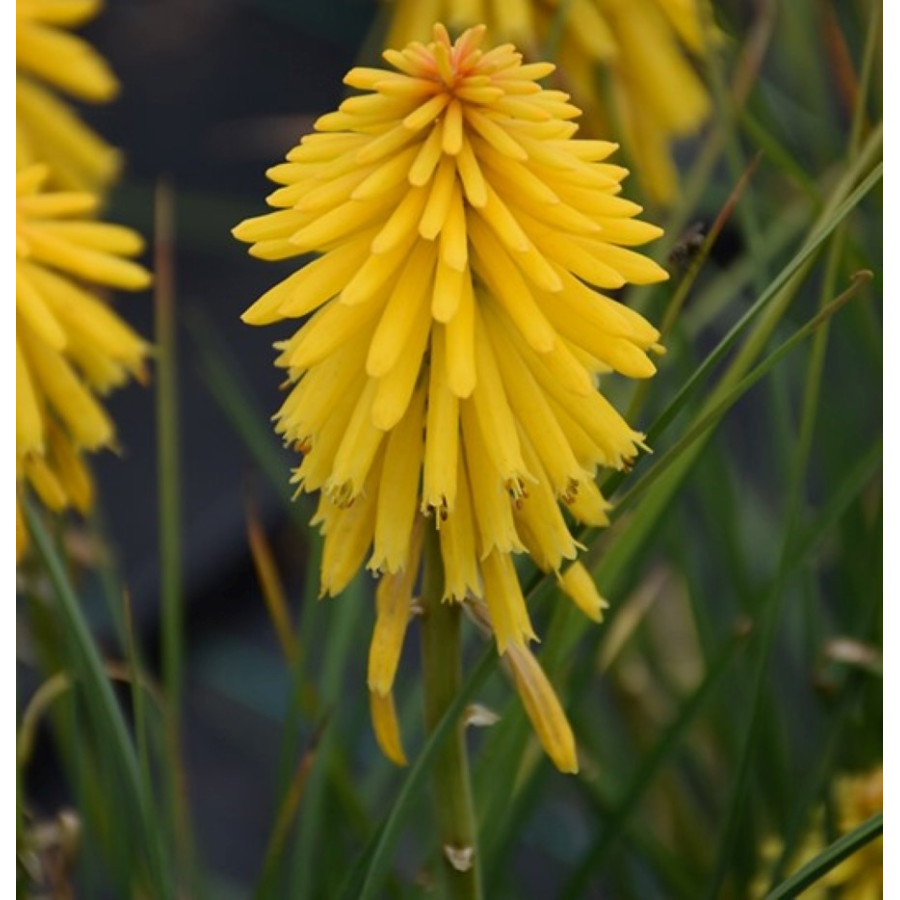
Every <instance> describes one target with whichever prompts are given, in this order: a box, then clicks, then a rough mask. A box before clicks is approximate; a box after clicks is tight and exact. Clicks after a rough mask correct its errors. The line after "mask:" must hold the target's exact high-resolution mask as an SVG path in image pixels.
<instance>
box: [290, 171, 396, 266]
mask: <svg viewBox="0 0 900 900" xmlns="http://www.w3.org/2000/svg"><path fill="white" fill-rule="evenodd" d="M403 192H404V188H403V187H402V186H401V187H400V188H396V189H394V190H393V191H389V192H388V193H386V194H382V195H381V196H379V197H375V198H373V199H371V200H365V201H363V200H348V201H347V202H346V203H342V204H341V205H340V206H338V207H335V208H334V209H332V210H330V211H329V212H327V213H325V214H324V215H321V216H318V217H317V218H316V219H315V221H313V222H311V223H310V224H309V225H307V226H306V227H305V228H301V229H300V230H299V231H296V232H294V234H292V235H291V236H290V238H289V239H288V240H289V241H290V242H291V243H292V244H294V245H295V246H296V247H297V249H298V250H302V251H304V252H307V253H308V252H310V251H312V250H321V249H323V248H324V247H326V246H327V245H328V244H330V243H332V242H334V241H338V240H347V239H348V238H349V237H350V236H351V235H353V234H355V233H356V232H358V231H361V230H362V229H363V228H365V227H366V226H367V225H370V224H372V223H374V222H378V221H381V219H383V218H384V215H385V214H386V212H387V211H388V210H389V209H393V208H394V206H395V205H396V204H397V201H399V200H400V198H401V196H403Z"/></svg>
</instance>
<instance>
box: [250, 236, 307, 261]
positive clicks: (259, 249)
mask: <svg viewBox="0 0 900 900" xmlns="http://www.w3.org/2000/svg"><path fill="white" fill-rule="evenodd" d="M247 252H248V253H249V254H250V255H251V256H253V257H256V259H266V260H269V261H270V262H271V261H274V260H279V259H290V258H291V257H292V256H301V255H302V252H303V251H301V250H299V249H298V247H297V245H296V244H292V243H291V242H290V241H286V240H281V239H279V240H276V241H260V242H259V243H258V244H254V245H253V246H252V247H251V248H250V249H249V250H248V251H247Z"/></svg>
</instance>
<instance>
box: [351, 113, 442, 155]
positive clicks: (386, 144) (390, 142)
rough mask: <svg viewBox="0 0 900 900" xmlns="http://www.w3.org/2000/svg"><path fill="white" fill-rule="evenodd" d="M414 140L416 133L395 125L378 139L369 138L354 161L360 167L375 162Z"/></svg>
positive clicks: (401, 125)
mask: <svg viewBox="0 0 900 900" xmlns="http://www.w3.org/2000/svg"><path fill="white" fill-rule="evenodd" d="M426 124H427V123H426ZM423 127H424V126H423ZM415 138H416V132H414V131H411V130H410V129H409V128H406V127H405V126H404V125H403V124H400V125H397V126H395V127H394V128H391V129H390V130H389V131H385V132H384V133H383V134H380V135H378V137H375V138H371V139H370V140H369V141H368V142H367V143H366V144H365V145H364V146H363V147H362V148H361V149H359V150H357V152H356V161H357V163H359V164H360V165H366V164H367V163H373V162H377V161H378V160H379V159H384V158H385V157H386V156H390V155H391V154H393V153H396V152H397V151H398V150H401V149H402V148H403V147H405V146H406V145H407V144H409V143H410V142H412V141H413V140H415Z"/></svg>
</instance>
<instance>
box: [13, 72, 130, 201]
mask: <svg viewBox="0 0 900 900" xmlns="http://www.w3.org/2000/svg"><path fill="white" fill-rule="evenodd" d="M23 133H24V134H23ZM16 136H17V143H19V144H23V143H24V144H28V145H29V146H30V147H31V152H30V154H28V155H27V156H26V157H25V158H23V159H22V162H23V163H29V162H34V161H35V160H42V161H44V162H48V163H49V164H50V165H52V167H53V172H54V178H55V180H56V181H57V182H58V183H59V184H60V185H61V186H63V187H65V188H66V189H77V190H84V189H86V188H89V189H94V188H96V187H98V186H99V187H102V186H104V185H106V184H109V183H110V182H111V181H112V180H113V179H114V178H115V177H116V175H117V174H118V172H119V169H120V168H121V158H120V156H119V153H118V152H117V151H116V150H115V149H114V148H112V147H110V146H109V144H107V143H106V142H105V141H104V140H102V139H101V138H100V137H99V136H98V135H97V134H95V133H94V132H93V131H91V129H90V128H88V127H87V125H85V124H84V123H83V122H82V121H81V119H79V117H78V116H77V115H76V113H75V112H74V111H73V110H72V109H70V108H69V106H68V105H67V104H66V103H65V102H63V101H62V100H60V99H59V98H57V97H55V96H54V95H53V94H52V93H51V92H50V91H48V90H45V89H44V88H43V87H41V86H39V85H38V84H36V83H34V82H33V81H31V79H29V78H24V77H17V78H16ZM17 152H18V150H17Z"/></svg>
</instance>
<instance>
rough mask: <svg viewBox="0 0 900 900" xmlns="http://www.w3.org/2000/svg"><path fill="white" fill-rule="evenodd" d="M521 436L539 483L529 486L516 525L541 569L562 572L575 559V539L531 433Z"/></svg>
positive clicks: (517, 514) (516, 510)
mask: <svg viewBox="0 0 900 900" xmlns="http://www.w3.org/2000/svg"><path fill="white" fill-rule="evenodd" d="M519 439H520V441H521V443H522V453H523V454H524V456H525V462H526V463H527V464H528V467H529V468H530V469H531V471H532V472H534V473H535V477H536V478H537V483H536V484H531V485H529V486H528V492H527V494H526V495H525V496H524V497H522V499H521V500H518V501H517V502H516V504H515V522H516V528H517V530H518V531H519V533H520V534H521V535H522V538H523V540H524V541H525V544H526V546H528V549H529V552H530V554H531V556H532V558H533V559H534V562H535V564H536V565H537V566H538V568H539V569H542V570H543V571H545V572H548V571H550V570H553V571H558V570H559V568H560V566H561V565H562V563H563V560H564V559H575V556H576V554H577V550H576V546H575V541H574V540H573V538H572V535H571V534H570V533H569V529H568V527H567V526H566V521H565V519H564V518H563V515H562V511H561V510H560V508H559V504H558V503H557V502H556V497H555V495H554V492H553V490H552V488H551V484H550V481H549V479H548V477H547V473H546V472H545V471H544V467H543V466H542V465H541V461H540V459H539V458H538V455H537V453H536V452H535V450H534V447H532V445H531V441H529V440H528V435H527V434H525V433H524V431H520V434H519ZM526 534H527V535H528V539H527V540H526Z"/></svg>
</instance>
